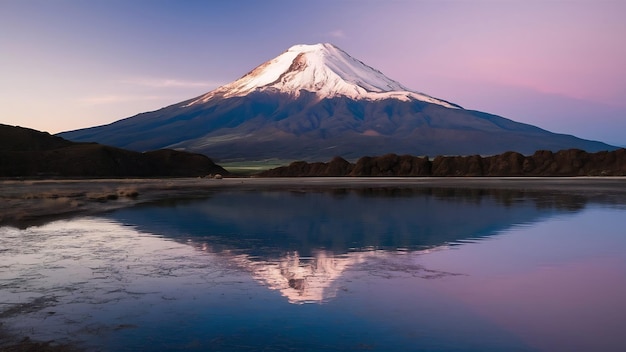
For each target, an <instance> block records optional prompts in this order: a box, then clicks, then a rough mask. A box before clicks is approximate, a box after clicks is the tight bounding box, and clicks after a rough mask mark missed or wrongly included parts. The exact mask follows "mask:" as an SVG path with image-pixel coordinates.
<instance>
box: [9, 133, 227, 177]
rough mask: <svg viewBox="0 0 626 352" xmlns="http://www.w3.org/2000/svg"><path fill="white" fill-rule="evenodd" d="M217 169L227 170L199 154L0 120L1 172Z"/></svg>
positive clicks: (124, 173) (145, 173) (141, 173)
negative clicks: (71, 137) (127, 146)
mask: <svg viewBox="0 0 626 352" xmlns="http://www.w3.org/2000/svg"><path fill="white" fill-rule="evenodd" d="M216 173H219V174H222V175H225V174H228V172H227V171H226V170H224V169H223V168H222V167H221V166H219V165H216V164H215V163H213V161H211V159H209V158H207V157H206V156H204V155H202V154H194V153H187V152H180V151H175V150H167V149H164V150H156V151H150V152H145V153H139V152H134V151H129V150H124V149H120V148H115V147H110V146H105V145H101V144H97V143H74V142H70V141H67V140H65V139H63V138H60V137H56V136H51V135H50V134H48V133H45V132H39V131H36V130H32V129H27V128H22V127H13V126H7V125H0V177H33V176H53V177H129V176H133V177H157V176H160V177H162V176H178V177H182V176H204V175H208V174H216Z"/></svg>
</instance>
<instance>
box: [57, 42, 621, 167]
mask: <svg viewBox="0 0 626 352" xmlns="http://www.w3.org/2000/svg"><path fill="white" fill-rule="evenodd" d="M60 135H61V136H63V137H65V138H68V139H71V140H75V141H97V142H100V143H104V144H109V145H115V146H118V147H123V148H128V149H133V150H138V151H143V150H151V149H157V148H176V149H181V150H189V151H194V152H200V153H204V154H207V155H210V156H211V157H214V158H219V159H220V160H261V159H268V158H280V159H303V160H328V159H330V158H331V157H332V156H337V155H338V156H342V157H344V158H347V159H356V158H358V157H360V156H363V155H381V154H386V153H397V154H412V155H440V154H458V155H468V154H497V153H502V152H504V151H508V150H514V151H517V152H521V153H524V154H530V153H533V152H534V151H536V150H539V149H546V150H553V151H557V150H560V149H569V148H578V149H583V150H587V151H599V150H610V149H615V148H614V147H612V146H609V145H607V144H604V143H600V142H593V141H587V140H583V139H579V138H576V137H573V136H568V135H560V134H554V133H551V132H548V131H545V130H542V129H540V128H537V127H534V126H531V125H527V124H522V123H517V122H515V121H512V120H508V119H505V118H502V117H499V116H496V115H491V114H487V113H483V112H478V111H472V110H465V109H463V108H461V107H460V106H458V105H456V104H453V103H450V102H448V101H445V100H442V99H438V98H434V97H431V96H429V95H427V94H424V93H420V92H416V91H412V90H410V89H408V88H406V87H404V86H403V85H402V84H400V83H398V82H396V81H394V80H392V79H390V78H388V77H386V76H385V75H383V74H382V73H381V72H380V71H378V70H375V69H373V68H371V67H369V66H367V65H365V64H364V63H362V62H361V61H359V60H357V59H354V58H352V57H351V56H350V55H348V54H347V53H345V52H344V51H342V50H341V49H339V48H337V47H335V46H333V45H331V44H316V45H296V46H293V47H291V48H290V49H289V50H287V51H286V52H284V53H282V54H281V55H279V56H278V57H276V58H275V59H272V60H270V61H267V62H265V63H263V64H262V65H260V66H258V67H257V68H255V69H254V70H252V71H250V72H249V73H247V74H246V75H244V76H243V77H241V78H240V79H238V80H236V81H234V82H232V83H229V84H227V85H224V86H222V87H220V88H218V89H216V90H214V91H211V92H209V93H207V94H204V95H201V96H199V97H196V98H193V99H190V100H187V101H184V102H181V103H178V104H174V105H171V106H168V107H165V108H163V109H160V110H157V111H153V112H148V113H143V114H139V115H136V116H133V117H130V118H127V119H123V120H120V121H117V122H114V123H112V124H109V125H105V126H99V127H93V128H87V129H83V130H76V131H70V132H64V133H62V134H60Z"/></svg>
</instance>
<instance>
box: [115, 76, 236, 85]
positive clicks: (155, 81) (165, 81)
mask: <svg viewBox="0 0 626 352" xmlns="http://www.w3.org/2000/svg"><path fill="white" fill-rule="evenodd" d="M119 82H120V83H124V84H130V85H136V86H143V87H151V88H217V87H219V86H221V85H223V84H224V83H223V82H214V81H188V80H181V79H171V78H137V77H135V78H128V79H124V80H120V81H119Z"/></svg>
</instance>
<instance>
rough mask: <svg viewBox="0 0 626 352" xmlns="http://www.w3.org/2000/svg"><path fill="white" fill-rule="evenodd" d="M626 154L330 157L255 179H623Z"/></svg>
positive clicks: (622, 151)
mask: <svg viewBox="0 0 626 352" xmlns="http://www.w3.org/2000/svg"><path fill="white" fill-rule="evenodd" d="M625 175H626V149H618V150H614V151H603V152H597V153H587V152H585V151H583V150H579V149H568V150H561V151H559V152H556V153H553V152H551V151H548V150H540V151H537V152H535V153H534V154H532V155H528V156H524V155H522V154H520V153H517V152H506V153H503V154H498V155H494V156H487V157H481V156H480V155H471V156H437V157H435V158H434V159H432V160H431V159H429V158H428V157H427V156H425V157H417V156H411V155H396V154H387V155H383V156H377V157H369V156H366V157H362V158H360V159H358V161H357V162H356V163H350V162H348V161H347V160H345V159H343V158H340V157H335V158H333V159H332V160H331V161H330V162H327V163H323V162H315V163H307V162H304V161H297V162H293V163H291V164H289V165H288V166H282V167H278V168H274V169H271V170H267V171H264V172H262V173H259V174H257V175H256V176H258V177H305V176H306V177H324V176H423V177H428V176H434V177H449V176H459V177H460V176H476V177H480V176H504V177H506V176H625Z"/></svg>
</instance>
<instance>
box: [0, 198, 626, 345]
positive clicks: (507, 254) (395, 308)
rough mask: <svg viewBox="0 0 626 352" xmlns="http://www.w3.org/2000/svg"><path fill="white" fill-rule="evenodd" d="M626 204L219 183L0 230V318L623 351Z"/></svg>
mask: <svg viewBox="0 0 626 352" xmlns="http://www.w3.org/2000/svg"><path fill="white" fill-rule="evenodd" d="M601 199H604V198H601ZM625 204H626V201H624V200H620V199H612V200H611V201H610V202H609V201H606V200H604V201H603V200H597V198H593V199H592V198H589V197H587V196H585V195H572V194H569V195H562V194H561V195H558V194H549V193H546V192H542V193H532V192H519V191H517V192H515V191H503V190H499V191H495V190H491V191H489V190H443V189H439V190H438V189H413V190H411V189H378V190H376V189H366V190H358V191H357V190H334V191H307V192H281V191H268V192H260V191H259V192H244V191H223V192H216V193H215V194H213V195H212V196H211V197H209V198H206V199H200V200H198V199H196V200H178V201H168V202H160V203H155V204H150V205H145V206H141V207H135V208H129V209H123V210H119V211H115V212H112V213H108V214H104V215H102V216H99V217H83V218H74V219H71V220H65V221H56V222H52V223H49V224H47V225H44V226H40V227H30V228H27V229H22V230H20V229H15V228H10V227H3V228H0V297H1V299H0V322H1V323H2V328H3V329H5V330H8V331H11V332H13V333H16V334H18V335H20V336H30V337H32V338H34V339H41V340H52V339H54V340H56V341H60V342H72V343H75V344H77V345H79V346H83V347H86V348H87V349H89V350H101V351H125V350H126V351H137V350H144V351H166V350H172V351H205V350H216V351H240V350H243V351H247V350H249V351H258V350H262V351H292V350H293V351H333V350H337V351H344V350H356V351H359V350H367V351H370V350H374V351H592V350H593V351H624V350H626V339H625V338H624V328H625V327H626V304H624V298H625V297H626V230H625V228H626V205H625Z"/></svg>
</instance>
